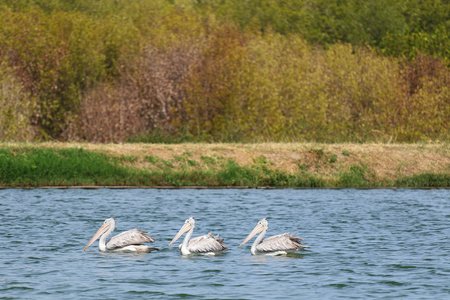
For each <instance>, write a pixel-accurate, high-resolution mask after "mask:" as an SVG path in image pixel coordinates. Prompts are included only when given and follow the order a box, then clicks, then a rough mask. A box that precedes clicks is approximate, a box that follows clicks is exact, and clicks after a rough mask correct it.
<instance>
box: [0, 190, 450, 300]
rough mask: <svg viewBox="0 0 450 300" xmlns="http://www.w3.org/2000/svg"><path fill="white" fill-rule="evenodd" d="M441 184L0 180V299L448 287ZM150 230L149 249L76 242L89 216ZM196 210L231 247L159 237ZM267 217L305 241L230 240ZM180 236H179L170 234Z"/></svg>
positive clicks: (93, 224)
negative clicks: (200, 252) (5, 185)
mask: <svg viewBox="0 0 450 300" xmlns="http://www.w3.org/2000/svg"><path fill="white" fill-rule="evenodd" d="M449 200H450V191H448V190H406V189H405V190H354V189H343V190H292V189H286V190H258V189H249V190H226V189H223V190H217V189H214V190H196V189H180V190H152V189H130V190H117V189H98V190H82V189H73V190H56V189H42V190H40V189H32V190H20V189H10V190H0V224H1V230H0V243H1V245H2V248H3V250H2V251H1V252H0V267H1V269H2V271H1V272H0V299H49V298H63V299H81V298H82V299H118V298H137V299H152V298H155V299H180V298H191V299H260V298H264V299H274V298H288V297H295V298H298V297H299V296H301V297H309V298H327V299H328V298H344V299H348V298H364V299H366V298H394V297H402V298H408V299H410V298H421V299H424V298H429V299H439V298H440V299H443V298H446V297H447V296H448V295H449V293H450V288H449V286H448V278H449V276H450V262H449V260H448V253H450V244H449V243H448V241H447V239H448V237H449V236H450V226H449V224H450V201H449ZM111 216H115V217H116V221H117V227H116V230H115V231H114V232H113V235H115V234H118V233H120V232H122V231H125V230H129V229H132V228H140V229H142V230H144V231H146V232H149V233H150V235H151V236H152V237H154V238H155V239H156V242H155V243H154V244H151V246H154V247H158V248H161V251H160V252H152V253H148V254H136V253H115V252H106V253H104V252H99V251H98V248H97V243H98V242H96V243H94V244H93V245H92V246H91V248H89V249H87V251H83V248H84V246H85V245H86V244H87V242H88V241H89V239H90V238H91V237H92V234H93V233H95V231H96V230H97V229H98V226H99V225H100V224H101V223H102V222H103V221H104V220H105V219H106V218H109V217H111ZM189 216H194V217H195V218H196V228H195V232H194V237H195V236H199V235H204V234H207V233H208V232H210V231H212V233H213V234H214V235H216V234H220V237H221V238H224V239H225V241H224V244H225V245H226V246H227V247H228V248H230V250H228V251H226V252H225V253H223V254H221V255H217V256H187V257H184V256H181V255H180V253H179V249H178V247H177V246H178V243H175V244H174V245H173V246H171V247H170V248H168V247H167V245H168V243H169V242H170V241H171V239H172V238H173V236H175V234H176V233H177V232H178V230H179V226H180V224H182V223H183V222H184V220H185V219H186V218H187V217H189ZM264 217H268V220H269V230H268V232H267V236H272V235H276V234H280V233H284V232H291V233H295V232H299V233H298V235H297V236H299V237H301V238H304V239H305V241H304V243H305V244H306V245H309V246H311V248H310V249H305V250H302V251H300V252H299V253H298V254H288V255H287V256H251V255H250V247H251V244H252V243H253V240H252V241H250V242H249V243H247V244H245V245H244V246H242V247H240V248H238V245H239V244H240V243H241V242H242V241H243V239H244V238H245V237H246V236H247V235H248V233H249V230H251V229H252V228H253V227H254V225H255V224H256V222H258V221H259V220H260V219H262V218H264ZM179 242H180V243H181V240H180V241H179Z"/></svg>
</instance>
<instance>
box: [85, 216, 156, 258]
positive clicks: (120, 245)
mask: <svg viewBox="0 0 450 300" xmlns="http://www.w3.org/2000/svg"><path fill="white" fill-rule="evenodd" d="M115 228H116V220H115V219H114V218H109V219H106V220H105V222H104V223H103V225H102V226H101V227H100V229H99V230H98V231H97V232H96V233H95V234H94V236H93V237H92V238H91V240H90V241H89V243H88V244H87V245H86V247H84V250H86V248H87V247H89V246H90V245H92V244H93V243H94V242H95V241H96V240H97V239H98V238H99V237H100V241H99V243H98V249H99V250H100V251H130V252H150V251H152V250H159V249H158V248H152V247H149V246H147V245H142V244H143V243H153V242H154V241H155V239H154V238H152V237H150V236H149V235H148V233H146V232H142V230H140V229H131V230H128V231H124V232H122V233H120V234H118V235H116V236H114V237H112V238H111V239H110V240H109V241H106V239H107V237H108V236H109V235H111V233H112V232H113V231H114V229H115Z"/></svg>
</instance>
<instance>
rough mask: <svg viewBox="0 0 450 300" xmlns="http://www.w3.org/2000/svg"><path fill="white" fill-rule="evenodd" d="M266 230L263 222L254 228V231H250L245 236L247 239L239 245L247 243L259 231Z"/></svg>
mask: <svg viewBox="0 0 450 300" xmlns="http://www.w3.org/2000/svg"><path fill="white" fill-rule="evenodd" d="M263 230H264V226H262V225H261V224H258V225H256V227H255V228H253V230H252V232H250V233H249V235H248V236H247V237H246V238H245V240H244V241H243V242H242V243H241V244H240V245H239V247H240V246H242V245H244V244H245V243H247V242H248V241H250V240H251V238H252V237H254V236H255V235H257V234H258V233H261V232H262V231H263Z"/></svg>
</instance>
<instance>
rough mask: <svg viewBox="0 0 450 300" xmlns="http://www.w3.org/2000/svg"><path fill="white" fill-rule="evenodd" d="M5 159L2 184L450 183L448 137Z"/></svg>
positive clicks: (10, 153) (79, 151) (108, 148)
mask: <svg viewBox="0 0 450 300" xmlns="http://www.w3.org/2000/svg"><path fill="white" fill-rule="evenodd" d="M0 159H3V161H2V160H0V167H2V168H3V169H4V170H3V173H0V189H4V188H33V187H40V188H60V189H65V188H85V189H97V188H116V189H120V188H157V189H164V188H166V189H173V188H192V189H194V188H197V189H222V188H234V189H245V188H260V189H273V188H374V189H375V188H449V187H450V145H449V144H447V143H439V144H438V143H433V144H319V143H284V144H283V143H264V144H193V143H187V144H88V143H48V142H47V143H0ZM5 161H6V164H5ZM2 163H3V164H5V165H1V164H2ZM5 169H6V170H5ZM0 172H2V170H0Z"/></svg>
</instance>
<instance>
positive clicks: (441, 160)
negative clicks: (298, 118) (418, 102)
mask: <svg viewBox="0 0 450 300" xmlns="http://www.w3.org/2000/svg"><path fill="white" fill-rule="evenodd" d="M3 145H4V146H29V147H49V148H68V147H75V148H83V149H85V150H92V151H96V152H102V153H107V154H109V155H112V156H116V157H119V158H122V161H124V162H125V163H127V164H130V165H132V166H134V167H138V168H143V169H153V168H156V166H155V165H154V164H153V163H151V162H149V160H148V159H146V157H148V156H152V157H156V158H158V159H160V160H166V161H170V162H171V163H172V165H173V167H174V168H177V167H179V166H181V165H182V164H183V163H184V162H183V161H182V160H180V159H179V157H188V158H189V160H191V161H194V162H196V164H195V166H190V168H198V169H202V168H210V167H214V166H211V165H208V164H206V163H205V161H204V159H202V157H203V158H204V157H221V158H224V159H233V160H234V161H236V162H237V163H239V164H240V165H243V166H245V165H253V164H255V163H257V162H258V161H261V160H263V161H264V162H265V164H266V165H267V166H269V167H270V168H272V169H278V170H280V171H283V172H286V173H295V172H298V171H299V170H305V171H308V172H309V173H311V174H315V175H319V176H321V177H322V178H324V179H326V178H332V177H334V176H335V175H336V174H339V173H341V172H347V171H348V170H349V169H350V167H351V166H355V165H357V166H366V167H367V169H368V170H370V171H371V172H375V174H376V176H377V177H378V178H379V179H387V180H395V179H396V178H401V177H408V176H413V175H417V174H423V173H434V174H443V173H446V174H448V173H450V144H448V143H434V144H317V143H285V144H281V143H262V144H191V143H186V144H85V143H31V144H28V143H27V144H22V143H3ZM177 157H178V159H177ZM127 158H132V159H127ZM184 167H186V165H184Z"/></svg>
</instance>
